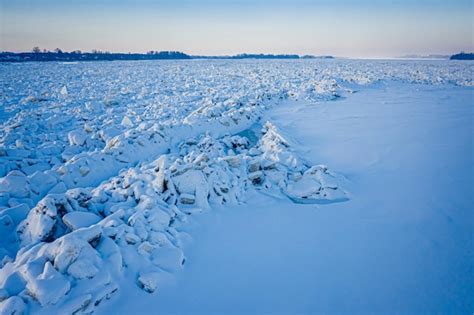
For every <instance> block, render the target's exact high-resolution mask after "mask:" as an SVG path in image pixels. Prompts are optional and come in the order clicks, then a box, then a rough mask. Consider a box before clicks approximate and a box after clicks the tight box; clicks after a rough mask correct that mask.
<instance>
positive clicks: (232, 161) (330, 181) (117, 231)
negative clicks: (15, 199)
mask: <svg viewBox="0 0 474 315" xmlns="http://www.w3.org/2000/svg"><path fill="white" fill-rule="evenodd" d="M258 133H261V134H260V135H258ZM243 134H246V135H248V136H244V135H243ZM249 189H257V190H265V191H271V192H274V193H280V194H283V195H286V196H288V197H289V198H291V199H292V200H294V201H295V202H327V201H341V200H345V199H347V195H346V193H345V192H344V191H343V190H342V189H341V187H340V184H339V179H338V177H337V176H336V175H334V174H332V173H331V172H329V171H328V170H327V168H326V167H324V166H309V165H307V164H306V163H305V162H304V161H302V160H301V159H300V158H299V157H298V156H297V155H295V154H294V152H293V151H292V150H291V147H290V145H289V143H288V141H286V139H285V138H284V137H283V136H282V135H281V134H280V133H279V132H278V130H277V129H276V127H275V126H274V125H272V124H271V123H269V122H267V123H266V124H264V125H263V127H262V130H261V131H258V130H256V131H254V129H248V130H246V131H245V132H244V133H242V134H241V135H233V136H230V135H226V136H223V137H219V138H216V137H213V136H211V135H210V134H208V133H204V134H202V135H200V136H197V137H191V138H188V139H186V140H185V141H182V142H180V143H179V144H178V145H177V152H173V153H167V154H163V155H161V156H160V157H159V158H158V159H156V160H154V161H151V162H149V163H146V164H142V165H137V166H135V167H131V168H129V169H126V170H123V171H122V172H121V173H120V174H119V175H118V176H115V177H113V178H111V179H110V180H108V181H106V182H103V183H102V184H100V185H99V186H98V187H96V188H72V189H68V190H67V191H66V192H65V193H59V194H48V195H47V196H46V197H44V198H43V199H42V200H41V201H40V202H39V203H38V204H37V205H36V206H35V207H34V208H33V209H32V210H31V211H29V212H28V215H27V217H26V219H24V220H22V221H21V222H20V223H19V225H18V228H17V229H16V231H15V224H14V222H13V220H14V218H16V219H18V217H15V215H13V214H12V215H11V216H10V215H9V214H4V215H3V216H2V218H1V222H2V229H4V230H5V229H10V235H12V237H13V238H15V237H18V241H20V242H21V245H22V248H21V250H20V251H19V252H18V253H17V255H16V257H15V258H14V259H13V258H9V257H8V256H6V257H5V258H4V259H3V261H2V269H1V270H0V281H1V282H0V287H1V288H3V289H1V290H0V299H1V300H2V302H1V304H0V309H1V310H2V312H3V313H6V314H11V313H14V312H15V311H16V312H20V311H30V312H37V311H41V312H45V313H48V312H49V313H51V312H54V313H55V312H58V311H60V310H61V311H63V312H66V313H85V314H87V313H91V312H93V311H94V308H95V307H96V306H97V305H99V304H100V303H101V302H102V301H104V300H106V299H108V298H110V297H111V295H113V294H114V293H115V292H117V291H118V290H120V287H119V285H118V281H117V280H118V279H120V278H121V277H122V276H123V273H124V270H125V269H128V271H129V272H133V273H135V274H136V276H135V279H136V283H137V285H138V286H139V287H141V288H142V289H143V290H145V291H147V292H154V291H155V290H156V289H157V288H159V287H160V285H161V282H162V279H164V278H166V277H169V276H170V274H172V273H173V272H175V271H177V270H179V269H181V268H182V266H183V264H184V263H185V255H184V253H183V251H182V249H181V239H180V233H179V232H178V230H177V227H179V226H180V225H182V224H185V222H186V220H187V216H188V215H190V214H194V213H196V212H200V211H202V210H205V209H210V208H212V206H213V205H222V204H224V205H225V204H236V203H239V202H244V201H245V196H246V191H248V190H249ZM9 211H10V212H12V211H13V210H9ZM17 211H18V210H17ZM12 217H14V218H12Z"/></svg>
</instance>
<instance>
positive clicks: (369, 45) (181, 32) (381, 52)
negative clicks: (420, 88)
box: [0, 0, 474, 57]
mask: <svg viewBox="0 0 474 315" xmlns="http://www.w3.org/2000/svg"><path fill="white" fill-rule="evenodd" d="M74 2H75V3H74ZM354 2H355V1H354ZM354 2H351V1H348V0H339V1H337V0H336V1H303V0H296V1H289V0H288V1H283V0H281V1H268V0H267V1H249V0H240V1H228V2H223V1H201V2H197V1H175V2H173V1H164V0H163V1H152V0H138V1H131V0H117V1H111V0H99V1H92V0H85V1H70V2H65V1H57V0H45V1H41V2H40V1H27V0H17V1H14V0H3V1H2V3H1V7H0V20H1V22H0V23H1V24H0V50H2V51H29V50H31V48H32V47H33V46H40V47H41V48H45V49H49V50H53V49H54V48H56V47H60V48H61V49H63V50H66V51H71V50H76V49H79V50H83V51H90V50H92V49H99V50H108V51H115V52H146V51H148V50H179V51H183V52H186V53H189V54H193V55H225V54H237V53H243V52H246V53H296V54H314V55H336V56H347V57H394V56H402V55H406V54H425V55H426V54H451V53H455V52H459V51H472V50H474V49H473V47H474V44H473V42H474V37H473V19H472V16H474V14H473V13H474V12H473V8H472V4H471V1H464V0H458V1H436V0H434V1H426V0H414V1H408V0H406V1H405V0H399V1H390V2H385V1H381V0H378V1H377V0H366V1H357V2H358V3H357V4H355V3H354Z"/></svg>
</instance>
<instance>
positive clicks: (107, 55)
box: [0, 50, 334, 62]
mask: <svg viewBox="0 0 474 315" xmlns="http://www.w3.org/2000/svg"><path fill="white" fill-rule="evenodd" d="M191 59H222V60H242V59H267V60H269V59H334V57H333V56H311V55H305V56H299V55H285V54H279V55H273V54H239V55H232V56H192V55H188V54H185V53H183V52H179V51H160V52H157V51H151V52H148V53H145V54H140V53H111V52H100V51H94V52H80V51H73V52H62V51H61V50H57V51H55V52H49V51H47V52H41V51H36V52H19V53H15V52H0V62H46V61H59V62H76V61H126V60H136V61H140V60H191Z"/></svg>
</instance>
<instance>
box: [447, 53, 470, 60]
mask: <svg viewBox="0 0 474 315" xmlns="http://www.w3.org/2000/svg"><path fill="white" fill-rule="evenodd" d="M449 59H451V60H474V53H465V52H461V53H459V54H456V55H452V56H451V57H450V58H449Z"/></svg>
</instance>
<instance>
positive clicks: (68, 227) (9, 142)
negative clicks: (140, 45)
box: [0, 60, 473, 314]
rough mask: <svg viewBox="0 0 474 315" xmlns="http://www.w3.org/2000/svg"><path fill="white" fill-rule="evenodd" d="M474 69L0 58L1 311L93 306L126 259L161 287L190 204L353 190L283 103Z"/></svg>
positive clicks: (448, 77) (336, 197)
mask: <svg viewBox="0 0 474 315" xmlns="http://www.w3.org/2000/svg"><path fill="white" fill-rule="evenodd" d="M472 70H473V69H472V66H470V65H466V64H462V63H456V62H452V63H449V62H445V63H443V62H419V63H414V62H402V61H400V62H394V61H392V62H388V61H387V62H384V61H372V62H370V61H350V60H345V61H344V60H343V61H337V60H336V61H263V62H262V61H238V62H234V61H176V62H175V61H166V62H90V63H24V64H1V65H0V73H1V75H0V83H1V86H2V93H1V94H0V98H1V103H2V106H1V108H0V118H1V120H0V123H1V127H0V177H1V178H0V268H1V269H0V314H21V313H38V312H43V313H49V314H54V313H64V314H76V313H77V314H78V313H92V312H93V311H94V308H95V307H96V306H97V305H99V304H100V303H104V301H105V300H107V299H109V298H110V297H111V296H112V295H113V294H114V293H115V292H117V291H118V290H120V289H121V288H120V286H119V281H118V280H119V279H121V278H122V277H123V275H124V272H125V270H128V272H129V273H130V272H132V273H134V274H135V282H136V285H137V286H139V287H140V288H142V289H143V290H145V291H147V292H150V293H151V292H154V291H155V290H157V288H159V287H160V284H161V282H162V281H161V280H162V279H163V277H167V276H170V274H171V275H172V274H173V273H174V272H177V271H179V269H181V268H183V265H184V264H185V262H186V258H185V253H184V252H183V250H182V246H181V245H182V240H181V237H180V232H179V228H180V226H183V224H186V221H187V217H188V216H189V215H193V214H196V213H198V212H200V211H206V210H211V209H212V208H213V206H216V205H226V204H239V203H245V200H246V195H247V192H248V191H249V190H257V191H261V192H266V193H270V194H273V195H275V194H276V195H280V196H282V197H287V198H289V199H290V200H292V201H294V202H296V203H327V202H336V201H343V200H347V199H348V194H347V192H346V191H345V190H344V187H343V186H344V185H343V182H342V183H341V178H342V177H341V176H339V175H337V173H335V172H337V170H329V169H328V168H327V167H326V166H324V165H310V164H309V163H307V162H306V161H305V160H304V159H303V157H301V156H298V155H297V154H295V152H294V150H293V149H292V143H291V141H289V140H288V139H287V137H285V135H284V134H282V133H281V132H280V131H279V128H278V126H275V125H274V124H273V123H272V122H271V121H267V120H266V118H265V117H266V116H265V113H266V112H267V111H268V110H270V109H271V108H272V107H274V106H278V104H280V103H281V102H286V101H304V102H307V103H314V104H316V106H317V103H318V102H322V101H331V100H335V99H338V98H341V97H350V94H351V93H353V92H356V91H357V89H358V88H359V87H361V86H364V85H371V84H378V83H381V82H382V83H383V82H388V81H402V82H410V83H419V84H455V85H465V86H472V85H473V81H472ZM320 162H321V163H324V161H320ZM160 289H161V288H160ZM163 289H165V288H163ZM156 294H159V290H158V291H157V292H156Z"/></svg>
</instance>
